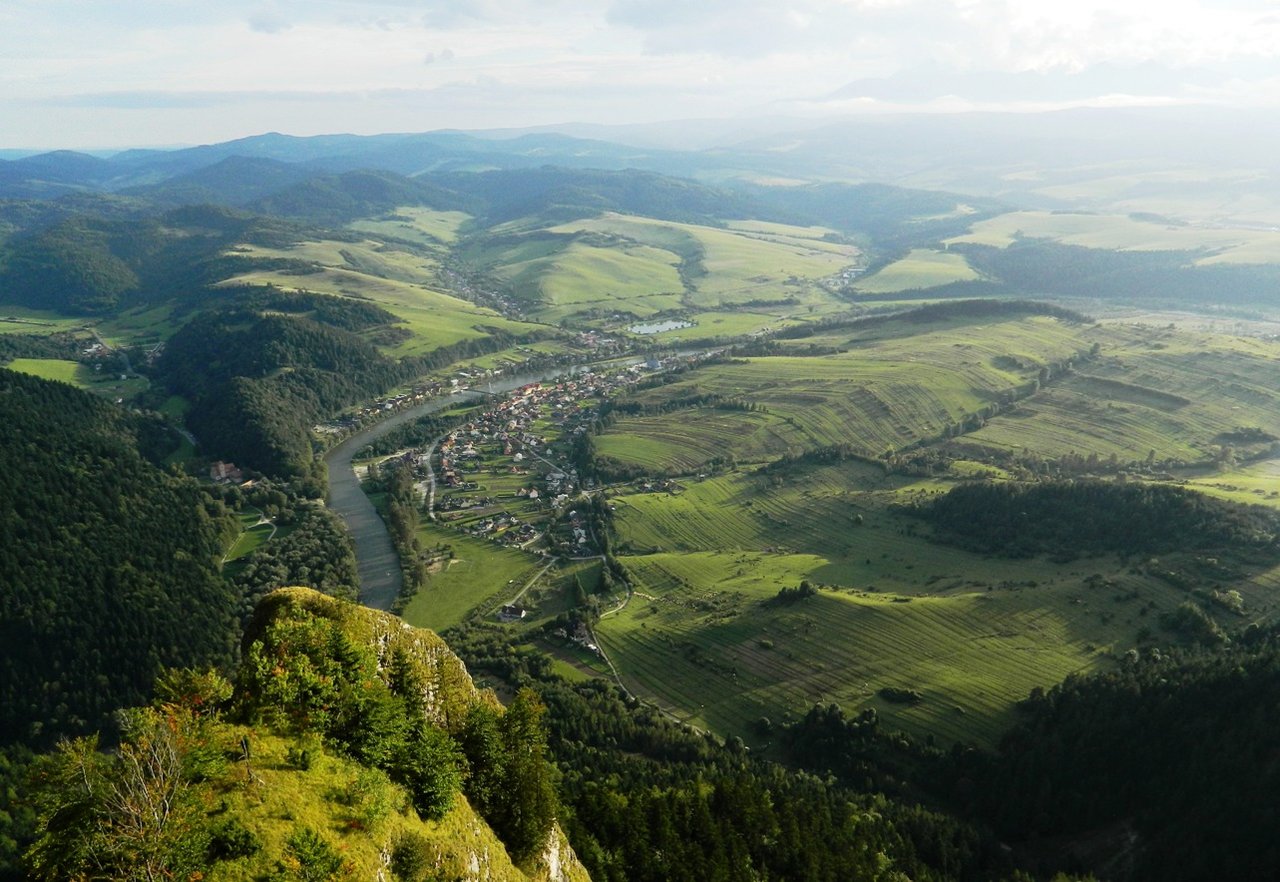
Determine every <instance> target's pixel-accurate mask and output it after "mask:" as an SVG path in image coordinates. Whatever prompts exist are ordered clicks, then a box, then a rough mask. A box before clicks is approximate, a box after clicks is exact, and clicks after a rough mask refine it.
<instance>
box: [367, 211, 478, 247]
mask: <svg viewBox="0 0 1280 882" xmlns="http://www.w3.org/2000/svg"><path fill="white" fill-rule="evenodd" d="M470 220H471V215H469V214H466V213H464V212H461V211H436V210H435V209H431V208H423V207H421V206H403V207H400V208H397V209H395V211H392V212H390V213H388V214H386V215H384V216H383V217H378V218H368V219H363V220H358V221H355V222H354V223H350V224H348V225H347V226H348V228H349V229H352V230H356V231H357V232H361V233H369V234H370V235H372V236H373V237H375V238H379V239H404V240H406V241H410V242H416V243H417V244H419V245H422V246H426V247H432V246H434V247H440V246H448V245H452V244H453V243H454V242H456V241H458V232H459V230H460V229H461V228H462V227H463V225H465V224H466V223H467V222H468V221H470Z"/></svg>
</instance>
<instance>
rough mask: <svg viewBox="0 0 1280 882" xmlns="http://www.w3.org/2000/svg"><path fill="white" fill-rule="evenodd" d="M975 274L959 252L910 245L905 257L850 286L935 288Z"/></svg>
mask: <svg viewBox="0 0 1280 882" xmlns="http://www.w3.org/2000/svg"><path fill="white" fill-rule="evenodd" d="M977 278H979V275H978V273H977V271H976V270H974V268H973V267H971V266H969V262H968V261H967V260H965V257H964V255H963V254H959V253H955V254H952V253H951V252H947V251H933V250H930V249H927V248H913V249H911V251H910V253H908V254H907V256H906V257H904V258H902V259H901V260H895V261H894V262H893V263H891V264H889V265H888V266H886V267H884V268H883V269H881V270H879V271H878V272H875V273H872V274H871V275H869V276H863V277H862V278H859V279H858V280H857V281H856V282H855V283H854V287H855V288H856V289H857V290H858V291H860V292H862V293H865V294H887V293H893V292H896V291H910V290H915V289H919V288H936V287H937V286H939V285H946V284H948V283H950V282H968V281H971V280H973V279H977Z"/></svg>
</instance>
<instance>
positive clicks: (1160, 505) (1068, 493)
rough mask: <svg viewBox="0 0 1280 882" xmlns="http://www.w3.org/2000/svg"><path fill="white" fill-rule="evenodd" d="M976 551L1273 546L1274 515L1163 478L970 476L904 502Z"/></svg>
mask: <svg viewBox="0 0 1280 882" xmlns="http://www.w3.org/2000/svg"><path fill="white" fill-rule="evenodd" d="M909 510H911V511H914V512H916V513H918V514H919V515H921V516H922V517H924V518H925V519H927V520H928V521H929V522H930V523H931V524H933V525H934V526H935V527H936V528H937V529H938V532H939V535H940V536H942V537H944V538H948V539H952V540H954V541H956V542H959V543H961V544H963V545H965V546H966V547H971V548H973V549H974V550H976V551H980V552H982V553H984V554H1000V555H1005V556H1008V557H1025V556H1028V555H1033V554H1057V555H1063V554H1082V553H1084V554H1097V553H1101V552H1107V551H1112V552H1119V553H1122V554H1160V553H1164V552H1168V551H1182V550H1212V549H1250V548H1268V549H1274V548H1275V546H1276V542H1277V539H1278V538H1280V516H1277V514H1276V513H1275V512H1274V511H1273V510H1271V509H1267V508H1263V507H1261V506H1249V505H1241V504H1239V503H1235V502H1228V501H1225V500H1221V499H1215V498H1213V497H1210V496H1206V495H1204V494H1203V493H1196V492H1194V491H1192V490H1186V489H1183V488H1181V487H1170V486H1168V485H1164V484H1142V483H1114V482H1104V481H1053V482H1042V483H1035V484H1017V483H990V482H983V483H972V484H962V485H960V486H957V487H955V488H953V489H951V490H950V491H948V492H947V493H946V494H944V495H942V496H939V497H937V498H936V499H934V500H932V501H930V502H928V503H925V504H923V505H920V506H919V507H913V508H912V509H909Z"/></svg>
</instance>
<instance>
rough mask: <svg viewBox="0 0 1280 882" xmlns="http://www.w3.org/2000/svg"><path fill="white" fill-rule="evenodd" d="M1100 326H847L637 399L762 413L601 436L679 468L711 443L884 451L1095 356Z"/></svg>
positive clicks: (684, 414)
mask: <svg viewBox="0 0 1280 882" xmlns="http://www.w3.org/2000/svg"><path fill="white" fill-rule="evenodd" d="M1100 333H1101V332H1100V331H1098V330H1097V329H1095V328H1094V327H1092V326H1086V325H1078V324H1072V323H1068V322H1064V321H1060V320H1058V319H1051V318H1046V317H1034V318H1018V319H1006V320H1003V321H1001V320H991V321H983V322H943V323H940V324H938V325H937V326H929V325H925V326H910V325H908V324H907V323H892V324H891V325H880V326H876V327H875V328H874V329H868V331H867V332H866V333H865V334H864V335H863V336H859V335H858V334H856V333H854V332H852V331H845V332H843V334H842V337H841V339H842V341H843V343H844V345H845V346H847V347H849V351H847V352H841V353H837V354H832V355H823V356H816V357H812V356H811V357H796V356H786V355H782V356H769V357H759V358H747V359H735V360H734V361H733V362H731V363H729V364H719V365H712V366H709V367H706V368H702V369H700V370H698V371H696V372H694V373H693V374H692V375H690V376H689V378H687V379H682V380H680V381H678V382H676V383H673V384H671V385H668V386H663V387H660V388H657V389H652V390H648V391H646V392H643V393H640V394H638V395H636V396H635V397H634V399H633V400H634V401H636V402H638V403H640V404H646V405H653V406H654V407H658V406H661V404H662V403H663V402H664V401H666V400H668V399H672V398H679V397H680V396H682V395H694V394H698V395H706V394H712V395H719V396H721V397H722V398H723V399H725V400H726V401H738V402H743V403H746V404H748V405H754V406H755V407H756V408H757V410H756V411H755V412H749V411H741V410H739V411H722V410H718V409H715V408H710V407H701V408H695V409H682V410H676V411H671V412H668V413H665V414H662V415H659V416H636V417H620V418H619V419H618V420H617V422H616V424H615V425H613V426H612V427H610V428H609V429H608V430H607V431H606V432H604V433H603V434H601V435H599V436H597V437H596V438H595V439H594V440H595V443H596V449H597V451H598V452H599V453H601V454H603V455H606V456H610V457H613V458H615V459H618V460H619V461H621V462H624V463H628V464H632V465H638V466H642V467H645V468H662V469H671V470H681V469H687V468H689V466H690V464H700V463H703V462H706V461H707V460H708V459H709V458H710V457H708V456H707V455H706V454H707V453H708V452H710V451H711V450H715V452H716V455H720V456H723V455H725V454H732V455H733V456H735V457H736V458H737V459H739V460H742V461H751V460H756V461H758V460H759V459H763V458H768V459H772V458H776V457H778V456H780V455H782V454H784V453H786V452H787V451H788V450H789V449H792V448H799V449H812V448H815V447H821V446H825V445H833V444H850V445H852V446H853V447H854V448H855V449H857V450H859V451H861V452H863V453H865V454H868V455H873V456H879V455H881V454H883V453H884V451H885V450H886V449H893V450H897V449H899V448H901V447H904V446H907V445H910V444H913V443H916V442H918V441H921V440H924V439H935V438H938V437H941V436H943V435H944V434H946V433H947V432H948V431H949V427H953V426H955V425H956V424H957V423H959V422H961V421H963V420H965V419H966V418H968V417H970V416H971V415H973V414H976V413H978V412H979V411H982V410H983V409H984V408H987V407H988V406H989V405H991V404H992V402H995V401H997V400H999V399H1000V397H1001V396H1011V395H1013V394H1014V392H1015V391H1016V390H1018V389H1019V388H1023V387H1025V386H1026V384H1028V383H1029V382H1031V381H1033V380H1035V379H1036V377H1037V375H1038V372H1039V371H1040V369H1041V368H1042V367H1045V366H1047V365H1049V364H1052V363H1055V362H1058V361H1061V360H1063V359H1066V358H1070V357H1073V356H1076V355H1079V354H1082V353H1086V352H1088V351H1089V350H1090V348H1091V347H1092V345H1093V343H1094V342H1097V340H1098V338H1099V335H1100ZM801 342H811V341H808V340H806V341H801Z"/></svg>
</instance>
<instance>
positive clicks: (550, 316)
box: [463, 213, 859, 339]
mask: <svg viewBox="0 0 1280 882" xmlns="http://www.w3.org/2000/svg"><path fill="white" fill-rule="evenodd" d="M463 255H464V258H465V259H466V260H467V261H468V262H470V263H471V264H472V265H474V266H475V267H477V268H479V269H481V270H483V271H485V272H488V273H489V274H491V275H493V276H494V277H495V278H498V279H500V280H502V281H503V283H504V284H505V285H506V286H507V287H508V288H509V289H510V290H511V292H512V294H513V296H515V297H516V298H517V299H519V300H521V301H523V302H525V303H526V304H527V305H528V309H529V310H530V311H531V315H533V316H534V317H536V318H538V319H540V320H544V321H562V320H564V319H566V318H570V317H576V318H577V319H579V320H597V321H601V320H607V319H608V317H609V316H610V315H612V314H614V313H617V314H619V315H622V316H627V317H629V318H630V319H635V318H646V317H650V316H653V315H656V314H659V313H669V312H672V311H675V310H680V311H683V312H684V313H685V314H696V313H706V312H711V313H720V314H724V315H733V314H735V312H736V310H738V309H742V310H744V312H745V316H746V317H744V318H738V319H737V320H736V321H735V322H734V328H733V330H731V331H727V330H720V331H714V332H712V333H711V334H708V333H706V332H702V333H698V334H693V333H689V332H688V330H687V329H686V331H685V333H683V334H681V335H679V336H674V337H671V338H670V339H680V337H681V336H683V337H686V338H687V337H693V336H714V335H716V334H717V333H719V334H726V335H727V334H739V333H750V332H753V331H758V330H761V329H762V328H765V327H770V326H773V327H777V326H779V323H780V322H782V321H786V320H788V319H791V320H794V319H796V318H801V317H804V316H811V315H821V314H825V313H829V312H832V311H834V310H836V309H838V308H841V305H840V304H839V302H838V301H837V300H836V299H835V298H834V296H833V295H832V294H831V293H830V292H829V291H828V290H827V289H826V288H824V287H823V286H822V285H819V284H818V281H819V280H822V279H826V278H828V277H831V276H833V275H835V274H836V273H838V272H839V271H840V270H841V269H843V268H845V267H847V266H849V265H851V264H853V263H855V262H856V261H857V260H858V258H859V252H858V250H857V249H856V248H855V247H853V246H851V245H848V244H845V243H843V242H840V241H835V240H834V239H833V237H832V231H830V230H827V229H825V228H821V227H793V226H787V225H784V224H770V223H763V222H756V221H738V222H730V223H729V224H727V225H726V226H725V227H723V228H718V227H708V226H702V225H698V224H683V223H676V222H671V221H658V220H652V219H649V218H642V217H633V216H626V215H618V214H612V213H606V214H603V215H601V216H598V217H592V218H584V219H581V220H577V221H572V222H569V223H561V224H558V225H556V226H552V227H549V228H545V229H530V228H529V227H528V225H527V224H512V225H507V226H506V227H500V228H498V229H496V230H495V231H494V235H493V236H491V237H488V238H481V239H479V240H477V241H476V242H475V243H473V244H471V245H469V246H468V247H467V248H465V249H464V251H463ZM762 305H766V306H767V305H772V308H771V309H769V310H767V311H764V312H760V311H759V308H760V307H761V306H762ZM792 312H794V313H795V315H794V316H792V315H791V313H792ZM722 321H723V319H722Z"/></svg>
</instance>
